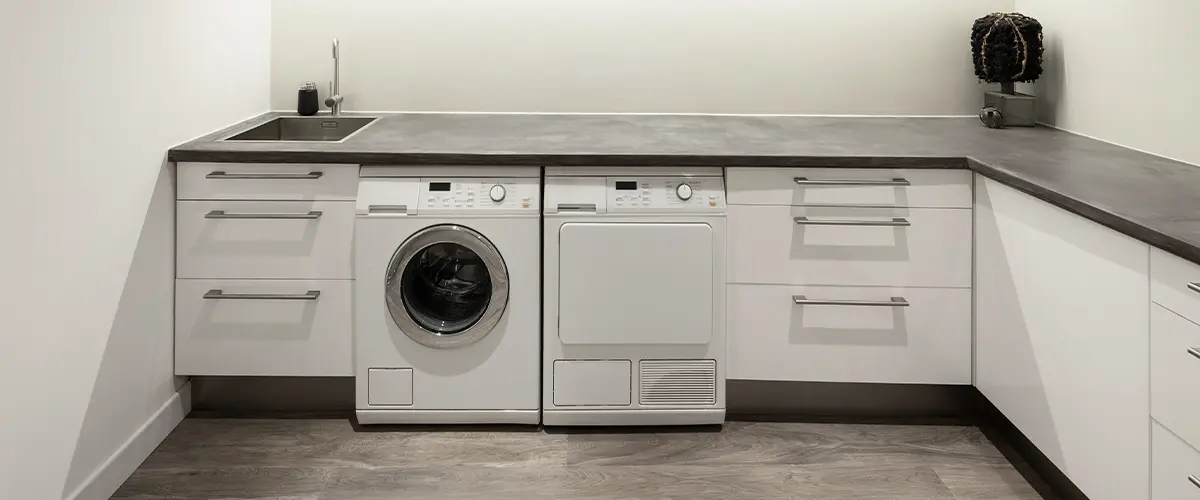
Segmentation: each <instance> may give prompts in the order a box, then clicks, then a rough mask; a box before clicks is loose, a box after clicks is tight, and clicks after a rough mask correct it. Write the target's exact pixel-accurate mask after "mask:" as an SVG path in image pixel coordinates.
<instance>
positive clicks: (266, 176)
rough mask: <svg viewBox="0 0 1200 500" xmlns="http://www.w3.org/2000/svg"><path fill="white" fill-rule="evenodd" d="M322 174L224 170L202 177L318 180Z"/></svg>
mask: <svg viewBox="0 0 1200 500" xmlns="http://www.w3.org/2000/svg"><path fill="white" fill-rule="evenodd" d="M322 175H325V173H324V172H309V173H307V174H290V173H256V174H239V173H232V174H231V173H228V172H225V171H224V170H215V171H212V172H209V173H208V175H206V176H204V178H205V179H311V180H315V179H320V178H321V176H322Z"/></svg>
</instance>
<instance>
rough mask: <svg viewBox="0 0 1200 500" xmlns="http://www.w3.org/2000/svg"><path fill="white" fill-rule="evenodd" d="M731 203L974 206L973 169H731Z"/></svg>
mask: <svg viewBox="0 0 1200 500" xmlns="http://www.w3.org/2000/svg"><path fill="white" fill-rule="evenodd" d="M726 177H727V183H728V192H729V193H728V200H729V204H730V205H867V206H897V207H936V208H970V207H971V204H972V201H973V200H972V195H971V172H969V171H967V170H915V169H886V168H750V167H742V168H739V167H731V168H728V169H726Z"/></svg>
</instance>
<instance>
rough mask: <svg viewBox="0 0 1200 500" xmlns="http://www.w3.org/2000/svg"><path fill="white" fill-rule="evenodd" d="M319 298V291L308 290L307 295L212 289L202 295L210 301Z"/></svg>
mask: <svg viewBox="0 0 1200 500" xmlns="http://www.w3.org/2000/svg"><path fill="white" fill-rule="evenodd" d="M320 296H321V291H320V290H309V291H308V293H225V292H223V291H221V290H218V289H213V290H209V291H208V292H206V293H205V294H204V298H205V299H210V300H317V298H318V297H320Z"/></svg>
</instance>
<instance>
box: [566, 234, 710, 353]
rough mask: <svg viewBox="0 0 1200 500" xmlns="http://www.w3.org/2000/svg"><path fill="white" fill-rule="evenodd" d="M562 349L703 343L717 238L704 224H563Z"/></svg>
mask: <svg viewBox="0 0 1200 500" xmlns="http://www.w3.org/2000/svg"><path fill="white" fill-rule="evenodd" d="M558 262H559V269H558V276H559V294H558V301H559V304H558V306H559V310H558V335H559V339H560V340H561V341H562V342H563V343H564V344H610V345H611V344H621V345H630V344H643V345H644V344H665V345H679V344H708V343H709V342H710V341H711V340H712V336H713V318H714V316H713V300H714V289H713V288H714V286H715V285H714V281H713V272H714V270H713V267H714V235H713V228H712V227H711V226H709V225H708V224H707V223H704V222H670V223H635V222H621V223H601V222H595V223H593V222H567V223H564V224H563V225H562V226H561V227H560V229H559V259H558Z"/></svg>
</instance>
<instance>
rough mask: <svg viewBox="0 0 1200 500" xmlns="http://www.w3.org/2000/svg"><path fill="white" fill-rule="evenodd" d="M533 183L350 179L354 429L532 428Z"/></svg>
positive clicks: (395, 172)
mask: <svg viewBox="0 0 1200 500" xmlns="http://www.w3.org/2000/svg"><path fill="white" fill-rule="evenodd" d="M540 174H541V172H540V169H539V168H538V167H518V168H501V167H487V168H469V167H433V168H428V167H426V168H419V167H369V166H364V167H363V168H362V170H361V174H360V175H361V178H360V180H359V188H358V201H357V207H356V218H355V236H354V242H355V249H354V259H355V264H354V269H355V276H354V277H355V285H354V290H355V298H354V303H355V304H354V311H355V318H354V321H355V324H354V326H355V328H354V338H355V343H354V374H355V386H356V394H355V400H356V409H357V414H358V421H359V422H360V423H362V424H384V423H422V424H442V423H446V424H469V423H515V424H536V423H538V420H539V406H538V396H539V391H540V386H539V381H540V371H539V365H538V360H539V359H540V358H539V353H540V348H539V347H540V346H539V344H540V340H541V338H540V333H539V325H538V323H539V321H540V318H539V306H540V296H539V284H540V283H539V280H540V275H539V269H540V263H539V246H540V243H539V241H540V239H539V236H540V229H541V228H540V225H539V215H540V204H539V199H540V196H539V189H540Z"/></svg>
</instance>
